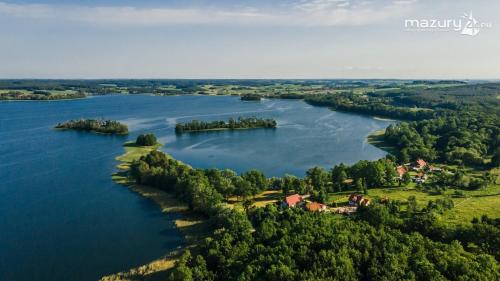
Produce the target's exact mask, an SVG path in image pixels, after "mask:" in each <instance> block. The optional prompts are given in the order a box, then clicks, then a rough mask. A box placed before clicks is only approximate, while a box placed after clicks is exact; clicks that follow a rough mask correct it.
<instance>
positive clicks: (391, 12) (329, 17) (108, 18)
mask: <svg viewBox="0 0 500 281" xmlns="http://www.w3.org/2000/svg"><path fill="white" fill-rule="evenodd" d="M403 1H404V0H399V1H397V2H403ZM408 1H412V0H406V2H408ZM400 4H401V3H395V2H394V3H392V2H388V3H386V4H384V5H383V6H380V5H378V6H376V5H374V4H373V5H372V4H371V3H370V2H367V1H361V2H358V3H356V2H354V1H353V0H301V1H300V2H298V3H297V4H295V5H293V6H292V7H290V9H288V10H287V9H284V10H283V9H281V10H259V9H256V8H244V9H222V8H221V9H215V8H200V7H189V8H138V7H132V6H97V7H88V6H73V5H48V4H47V5H45V4H10V3H5V2H0V16H1V15H2V14H3V15H8V16H11V17H19V18H28V19H48V20H56V21H73V22H83V23H88V24H95V25H131V26H144V25H146V26H155V25H186V24H191V25H193V24H194V25H202V24H203V25H214V24H220V25H235V24H236V25H283V26H335V25H363V24H373V23H378V22H381V21H385V20H388V19H394V18H398V17H400V16H401V15H403V14H405V13H406V12H408V11H409V7H408V6H409V5H400Z"/></svg>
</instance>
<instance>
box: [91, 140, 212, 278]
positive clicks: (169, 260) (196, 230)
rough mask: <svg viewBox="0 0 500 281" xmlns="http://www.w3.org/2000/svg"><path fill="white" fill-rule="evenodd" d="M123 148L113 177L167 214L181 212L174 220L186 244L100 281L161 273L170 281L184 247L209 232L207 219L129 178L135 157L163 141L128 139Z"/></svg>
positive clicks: (173, 199) (174, 199)
mask: <svg viewBox="0 0 500 281" xmlns="http://www.w3.org/2000/svg"><path fill="white" fill-rule="evenodd" d="M123 147H124V149H125V153H124V154H122V155H120V156H118V157H116V160H118V161H119V163H118V165H117V166H116V167H117V168H118V171H117V172H116V173H114V174H113V175H112V176H111V177H112V179H113V181H114V182H116V183H118V184H120V185H123V186H124V187H127V188H128V189H129V190H131V191H133V192H135V193H137V194H139V195H140V196H143V197H145V198H147V199H150V200H152V201H153V202H154V203H155V204H157V205H158V206H159V207H160V209H161V212H162V213H163V214H172V213H175V214H180V215H181V216H180V217H179V218H177V219H175V220H174V223H175V228H176V229H177V230H178V231H179V235H181V236H182V237H183V239H184V243H183V244H181V245H179V246H178V247H177V248H176V249H175V250H173V251H171V252H168V253H166V254H165V255H163V256H161V257H158V258H156V259H154V260H152V261H151V262H148V263H147V264H144V265H141V266H138V267H134V268H131V269H128V270H125V271H122V272H117V273H113V274H110V275H106V276H103V277H101V279H100V281H131V280H137V281H139V280H148V276H151V277H153V276H154V278H155V279H156V278H159V277H158V276H161V278H162V279H163V280H167V276H168V274H169V271H170V269H172V268H173V267H174V266H175V262H176V261H177V259H178V258H179V257H180V256H181V255H182V253H183V252H184V250H186V249H191V248H193V247H195V246H196V242H197V241H199V240H200V239H201V238H202V237H203V234H204V232H205V231H206V226H205V223H204V222H206V221H204V220H202V219H201V218H200V217H198V216H196V215H194V214H193V213H191V212H189V208H188V206H187V205H186V204H184V203H182V202H180V201H178V200H177V199H176V198H174V196H173V195H172V194H169V193H167V192H165V191H162V190H160V189H157V188H153V187H148V186H143V185H137V184H135V183H134V182H132V181H130V179H129V178H128V177H127V172H128V170H129V169H130V164H132V162H133V161H134V160H137V159H139V158H140V157H141V156H143V155H146V154H148V153H149V152H151V151H153V150H157V149H159V148H160V147H162V145H161V144H157V145H154V146H136V145H135V143H134V142H126V143H125V144H124V145H123Z"/></svg>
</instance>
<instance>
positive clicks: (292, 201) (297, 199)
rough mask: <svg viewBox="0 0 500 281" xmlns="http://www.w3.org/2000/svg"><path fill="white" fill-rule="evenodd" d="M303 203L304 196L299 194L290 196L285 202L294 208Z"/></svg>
mask: <svg viewBox="0 0 500 281" xmlns="http://www.w3.org/2000/svg"><path fill="white" fill-rule="evenodd" d="M301 201H302V196H300V195H298V194H294V195H290V196H287V197H286V198H285V202H286V203H287V204H288V206H289V207H293V206H295V205H296V204H297V203H300V202H301Z"/></svg>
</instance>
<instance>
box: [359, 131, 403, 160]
mask: <svg viewBox="0 0 500 281" xmlns="http://www.w3.org/2000/svg"><path fill="white" fill-rule="evenodd" d="M384 133H385V129H381V130H377V131H374V132H371V133H370V134H369V135H368V136H367V137H366V141H367V142H368V143H369V144H371V145H373V146H375V147H377V148H379V149H382V150H383V151H385V152H387V153H389V154H391V155H396V148H394V147H392V146H390V145H388V144H387V143H386V142H385V141H384Z"/></svg>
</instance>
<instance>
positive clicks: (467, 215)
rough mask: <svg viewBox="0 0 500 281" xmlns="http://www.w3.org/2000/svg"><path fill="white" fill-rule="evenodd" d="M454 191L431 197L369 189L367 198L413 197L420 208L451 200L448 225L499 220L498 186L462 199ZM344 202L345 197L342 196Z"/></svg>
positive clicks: (413, 191) (406, 191)
mask: <svg viewBox="0 0 500 281" xmlns="http://www.w3.org/2000/svg"><path fill="white" fill-rule="evenodd" d="M453 193H454V190H453V189H450V190H447V191H446V192H445V193H444V194H441V195H432V194H429V193H426V192H424V191H419V190H416V189H415V188H380V189H369V190H368V195H367V196H368V197H369V198H385V197H387V198H389V199H391V200H401V201H403V202H404V201H406V200H407V199H408V197H409V196H415V198H416V200H417V204H418V206H419V207H420V208H422V207H425V206H426V205H427V202H428V201H429V200H437V199H443V198H451V199H452V200H453V202H454V203H455V207H454V208H453V209H451V210H449V211H447V212H446V213H445V214H444V215H443V217H444V218H445V221H446V222H448V223H450V224H461V223H465V224H468V223H469V222H470V221H471V220H472V218H474V217H480V216H481V215H487V216H488V217H490V218H499V217H500V212H499V211H498V206H499V204H500V185H498V184H495V185H491V186H489V187H488V188H486V189H483V190H474V191H463V193H464V194H465V197H464V198H457V197H453ZM344 198H346V199H345V200H347V197H346V196H345V195H344Z"/></svg>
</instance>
